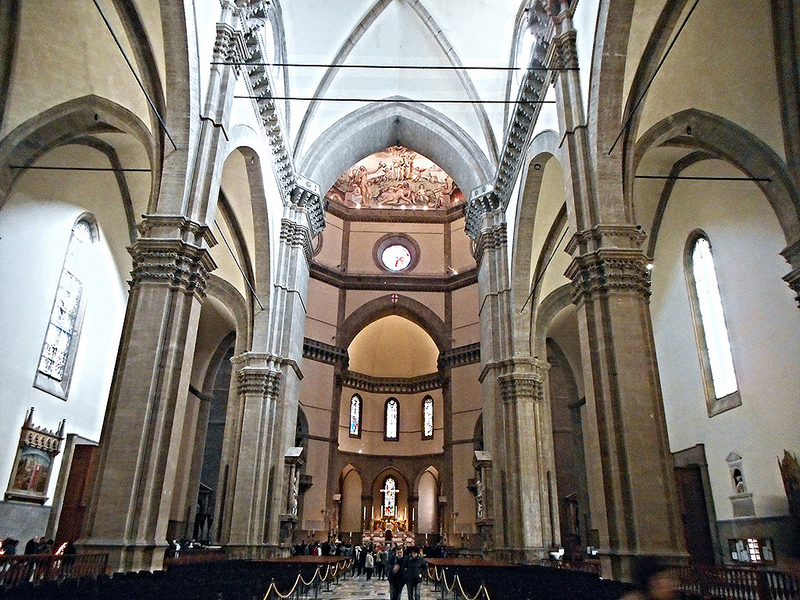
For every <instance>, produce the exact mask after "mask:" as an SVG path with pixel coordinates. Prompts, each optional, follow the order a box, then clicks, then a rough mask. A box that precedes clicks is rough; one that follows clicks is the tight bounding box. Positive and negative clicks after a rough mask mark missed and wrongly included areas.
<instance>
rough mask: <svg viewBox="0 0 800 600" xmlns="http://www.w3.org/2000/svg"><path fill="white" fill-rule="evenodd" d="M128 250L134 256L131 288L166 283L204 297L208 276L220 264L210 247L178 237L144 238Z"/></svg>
mask: <svg viewBox="0 0 800 600" xmlns="http://www.w3.org/2000/svg"><path fill="white" fill-rule="evenodd" d="M128 251H129V253H130V255H131V256H132V257H133V270H132V271H131V281H130V286H131V288H134V287H136V286H138V285H140V284H141V283H144V282H149V283H167V284H169V285H170V286H172V287H174V288H177V289H182V290H185V291H187V292H195V293H197V294H199V295H200V296H201V297H204V296H205V294H206V288H207V287H208V276H209V274H210V273H211V271H213V270H214V269H216V268H217V265H216V264H215V263H214V261H213V259H212V258H211V255H210V254H209V252H208V250H206V249H204V248H198V247H197V246H193V245H191V244H187V243H185V242H182V241H180V240H175V239H151V238H143V239H140V240H138V241H137V242H136V243H135V244H134V245H133V247H132V248H129V249H128Z"/></svg>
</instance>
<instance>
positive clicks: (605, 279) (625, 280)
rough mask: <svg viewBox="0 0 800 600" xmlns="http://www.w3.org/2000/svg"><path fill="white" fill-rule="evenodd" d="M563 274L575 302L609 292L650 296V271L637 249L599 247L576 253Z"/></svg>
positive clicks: (644, 258)
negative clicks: (586, 252) (590, 251)
mask: <svg viewBox="0 0 800 600" xmlns="http://www.w3.org/2000/svg"><path fill="white" fill-rule="evenodd" d="M565 275H566V276H567V277H568V278H569V279H571V280H572V286H573V293H572V301H573V303H575V304H580V303H581V302H585V301H587V300H589V301H591V300H594V299H597V298H598V297H602V296H607V295H608V294H609V293H612V292H633V293H636V294H640V295H641V296H642V297H643V298H644V299H645V300H646V301H649V299H650V272H649V271H648V270H647V259H646V257H645V256H644V254H643V253H642V252H641V251H640V250H633V249H623V248H613V249H600V250H597V251H596V252H592V253H589V254H584V255H581V256H577V257H575V258H574V259H573V260H572V264H570V266H569V268H568V269H567V272H566V273H565Z"/></svg>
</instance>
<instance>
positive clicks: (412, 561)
mask: <svg viewBox="0 0 800 600" xmlns="http://www.w3.org/2000/svg"><path fill="white" fill-rule="evenodd" d="M408 553H409V555H410V556H406V557H405V558H404V559H403V569H402V570H403V579H404V580H405V583H406V590H408V600H420V594H421V593H422V578H423V577H424V576H425V569H426V568H427V566H428V565H427V564H426V563H425V559H424V558H423V557H422V555H421V554H420V551H419V547H418V546H411V548H410V549H409V551H408ZM398 600H399V598H398Z"/></svg>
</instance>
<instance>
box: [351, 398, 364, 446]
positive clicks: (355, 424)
mask: <svg viewBox="0 0 800 600" xmlns="http://www.w3.org/2000/svg"><path fill="white" fill-rule="evenodd" d="M361 410H362V403H361V396H359V395H358V394H353V397H352V398H350V437H361Z"/></svg>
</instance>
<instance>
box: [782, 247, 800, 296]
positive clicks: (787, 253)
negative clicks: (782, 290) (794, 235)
mask: <svg viewBox="0 0 800 600" xmlns="http://www.w3.org/2000/svg"><path fill="white" fill-rule="evenodd" d="M781 256H783V258H785V259H786V262H788V263H789V264H790V265H791V266H792V267H793V270H792V271H791V272H790V273H788V274H786V275H784V276H783V280H784V281H785V282H786V283H787V284H789V287H790V288H791V289H792V291H793V292H794V293H795V298H794V299H795V300H797V302H798V304H800V240H798V241H796V242H794V243H793V244H789V245H788V246H786V248H784V249H783V250H781Z"/></svg>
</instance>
